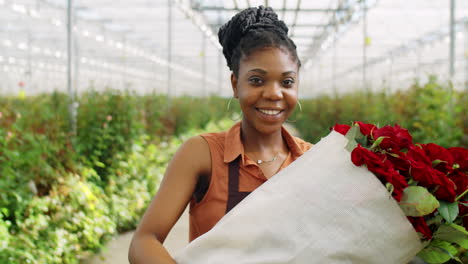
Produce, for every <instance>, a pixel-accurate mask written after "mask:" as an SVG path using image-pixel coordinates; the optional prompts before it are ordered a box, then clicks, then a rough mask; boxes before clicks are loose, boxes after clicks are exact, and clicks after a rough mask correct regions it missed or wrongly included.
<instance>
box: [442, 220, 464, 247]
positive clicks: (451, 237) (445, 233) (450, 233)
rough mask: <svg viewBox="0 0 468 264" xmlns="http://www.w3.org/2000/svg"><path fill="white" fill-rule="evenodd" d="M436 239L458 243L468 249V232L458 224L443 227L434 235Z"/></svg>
mask: <svg viewBox="0 0 468 264" xmlns="http://www.w3.org/2000/svg"><path fill="white" fill-rule="evenodd" d="M434 238H435V239H439V240H444V241H447V242H452V243H456V244H458V245H459V246H461V247H462V248H465V249H468V232H467V231H466V230H465V228H464V227H463V226H459V225H457V224H449V225H441V226H440V227H439V229H438V230H437V231H436V232H435V233H434Z"/></svg>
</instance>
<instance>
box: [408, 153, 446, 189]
mask: <svg viewBox="0 0 468 264" xmlns="http://www.w3.org/2000/svg"><path fill="white" fill-rule="evenodd" d="M408 160H409V162H410V174H411V177H413V179H414V180H415V181H418V185H420V186H424V187H426V188H432V187H435V186H437V185H441V184H442V182H441V180H440V177H441V175H440V174H442V176H443V177H445V175H444V174H443V173H442V172H440V171H438V170H434V169H433V168H431V167H429V166H428V165H426V164H424V163H423V162H420V161H416V160H412V159H408Z"/></svg>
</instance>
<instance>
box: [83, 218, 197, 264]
mask: <svg viewBox="0 0 468 264" xmlns="http://www.w3.org/2000/svg"><path fill="white" fill-rule="evenodd" d="M188 228H189V227H188V209H187V210H185V212H184V213H183V214H182V216H181V217H180V219H179V221H178V222H177V223H176V224H175V226H174V228H173V229H172V230H171V232H170V233H169V235H168V237H167V239H166V241H165V242H164V246H165V247H166V248H167V249H168V250H169V252H170V253H171V255H172V254H174V253H175V252H177V250H178V249H180V248H182V247H184V246H185V245H187V243H188ZM132 236H133V232H128V233H125V234H121V235H119V236H118V237H116V238H115V239H113V240H112V241H110V242H109V243H108V244H107V249H106V250H104V251H103V252H102V253H101V254H99V255H96V256H94V257H92V258H90V259H89V260H87V261H84V262H83V263H82V264H128V258H127V254H128V247H129V246H130V242H131V240H132Z"/></svg>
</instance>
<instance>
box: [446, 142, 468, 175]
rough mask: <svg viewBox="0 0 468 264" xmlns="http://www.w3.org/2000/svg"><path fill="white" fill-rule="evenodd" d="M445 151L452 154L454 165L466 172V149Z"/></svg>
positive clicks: (467, 166)
mask: <svg viewBox="0 0 468 264" xmlns="http://www.w3.org/2000/svg"><path fill="white" fill-rule="evenodd" d="M447 150H448V151H449V152H450V153H451V154H452V156H453V159H454V163H456V164H458V165H459V166H460V169H461V170H462V171H468V149H465V148H459V147H453V148H448V149H447Z"/></svg>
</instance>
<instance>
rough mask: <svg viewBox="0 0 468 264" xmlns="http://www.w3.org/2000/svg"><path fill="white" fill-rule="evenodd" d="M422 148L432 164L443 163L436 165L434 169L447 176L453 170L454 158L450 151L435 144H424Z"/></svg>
mask: <svg viewBox="0 0 468 264" xmlns="http://www.w3.org/2000/svg"><path fill="white" fill-rule="evenodd" d="M421 146H422V148H423V150H424V152H425V153H426V156H427V157H428V158H429V160H430V161H431V162H433V161H435V160H440V161H442V162H440V163H439V164H437V165H435V166H434V169H436V170H439V171H441V172H443V173H445V174H447V173H449V172H451V171H452V170H453V169H452V167H453V156H452V154H451V153H450V151H448V150H447V149H445V148H443V147H441V146H439V145H437V144H434V143H429V144H422V145H421Z"/></svg>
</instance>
